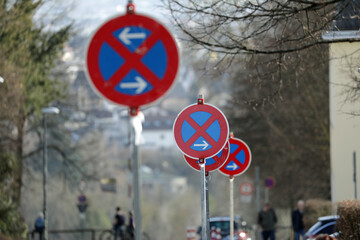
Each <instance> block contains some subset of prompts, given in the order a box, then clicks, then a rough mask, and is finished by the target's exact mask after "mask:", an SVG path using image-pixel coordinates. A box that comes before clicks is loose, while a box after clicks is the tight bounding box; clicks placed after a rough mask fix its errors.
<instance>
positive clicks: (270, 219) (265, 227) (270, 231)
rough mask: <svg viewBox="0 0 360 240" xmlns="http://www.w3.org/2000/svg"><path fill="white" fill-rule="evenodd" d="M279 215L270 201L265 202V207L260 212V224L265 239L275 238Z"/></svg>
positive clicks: (273, 239) (271, 239)
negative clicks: (277, 215)
mask: <svg viewBox="0 0 360 240" xmlns="http://www.w3.org/2000/svg"><path fill="white" fill-rule="evenodd" d="M276 223H277V217H276V214H275V211H274V210H273V209H272V208H271V206H270V204H269V203H265V205H264V207H263V209H262V210H261V211H260V212H259V214H258V224H259V226H260V230H261V234H262V238H263V240H267V239H270V240H275V226H276Z"/></svg>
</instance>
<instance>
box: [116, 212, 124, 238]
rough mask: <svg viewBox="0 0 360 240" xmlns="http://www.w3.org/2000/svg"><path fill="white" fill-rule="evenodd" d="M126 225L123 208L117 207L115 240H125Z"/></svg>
mask: <svg viewBox="0 0 360 240" xmlns="http://www.w3.org/2000/svg"><path fill="white" fill-rule="evenodd" d="M124 224H125V217H124V215H123V214H122V212H121V208H120V207H116V214H115V217H114V222H113V227H114V231H115V235H114V239H115V240H118V239H123V237H124V231H123V227H124ZM119 237H120V238H119Z"/></svg>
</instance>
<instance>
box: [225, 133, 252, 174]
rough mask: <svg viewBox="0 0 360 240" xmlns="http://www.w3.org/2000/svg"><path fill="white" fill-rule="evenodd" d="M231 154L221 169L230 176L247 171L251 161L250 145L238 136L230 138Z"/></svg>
mask: <svg viewBox="0 0 360 240" xmlns="http://www.w3.org/2000/svg"><path fill="white" fill-rule="evenodd" d="M229 143H230V155H229V157H228V159H227V160H226V163H225V164H224V165H223V166H222V167H221V168H220V169H219V171H220V172H221V173H223V174H225V175H228V176H238V175H241V174H243V173H244V172H246V170H247V169H248V168H249V166H250V163H251V151H250V148H249V146H248V145H247V144H246V143H245V142H243V141H242V140H240V139H238V138H229Z"/></svg>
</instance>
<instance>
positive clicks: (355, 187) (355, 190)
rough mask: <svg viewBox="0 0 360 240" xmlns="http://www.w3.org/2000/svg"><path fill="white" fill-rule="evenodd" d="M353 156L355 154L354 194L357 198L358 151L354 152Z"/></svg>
mask: <svg viewBox="0 0 360 240" xmlns="http://www.w3.org/2000/svg"><path fill="white" fill-rule="evenodd" d="M353 156H354V194H355V199H357V180H356V152H354V154H353Z"/></svg>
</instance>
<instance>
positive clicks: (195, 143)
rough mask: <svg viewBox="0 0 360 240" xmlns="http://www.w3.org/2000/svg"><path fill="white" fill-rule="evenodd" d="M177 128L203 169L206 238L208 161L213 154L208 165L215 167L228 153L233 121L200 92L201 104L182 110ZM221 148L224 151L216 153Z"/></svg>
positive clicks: (179, 140)
mask: <svg viewBox="0 0 360 240" xmlns="http://www.w3.org/2000/svg"><path fill="white" fill-rule="evenodd" d="M173 130H174V138H175V142H176V145H177V146H178V148H179V149H180V151H181V152H182V153H184V154H185V159H186V161H187V162H188V163H189V165H190V166H191V167H193V168H195V169H197V170H198V169H199V168H200V170H201V202H202V204H201V213H202V214H201V215H202V225H201V227H202V231H201V235H202V239H208V236H209V234H210V233H209V229H208V218H209V216H208V215H209V213H208V211H207V205H208V204H207V200H208V199H207V190H208V189H207V188H208V186H207V180H206V162H207V159H211V158H212V157H213V158H212V160H213V161H214V162H215V164H214V162H213V163H211V160H209V162H210V164H209V165H208V166H209V167H208V168H209V169H210V168H215V167H217V165H218V164H219V163H220V159H221V161H223V160H224V159H225V157H226V156H227V155H228V154H227V153H226V151H227V149H226V148H225V145H226V143H227V141H228V135H229V124H228V122H227V119H226V117H225V115H224V114H223V113H222V112H221V111H220V110H219V109H218V108H216V107H215V106H212V105H210V104H205V103H204V98H203V96H202V95H200V96H199V98H198V100H197V104H193V105H190V106H188V107H186V108H185V109H183V110H182V111H181V112H180V113H179V115H178V116H177V117H176V119H175V122H174V127H173ZM224 148H225V149H224ZM227 148H228V147H227ZM223 149H224V150H223ZM221 150H223V153H221V154H219V155H218V156H215V155H217V154H218V153H219V152H220V151H221ZM222 155H224V156H222ZM214 156H215V157H214ZM214 159H215V160H214ZM210 166H211V167H210Z"/></svg>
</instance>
